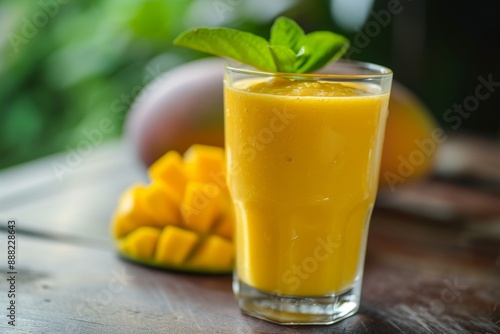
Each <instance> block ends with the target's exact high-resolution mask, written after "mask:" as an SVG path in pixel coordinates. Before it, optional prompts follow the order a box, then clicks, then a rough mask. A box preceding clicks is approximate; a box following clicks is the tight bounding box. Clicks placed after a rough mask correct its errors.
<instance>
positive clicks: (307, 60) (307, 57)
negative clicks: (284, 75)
mask: <svg viewBox="0 0 500 334" xmlns="http://www.w3.org/2000/svg"><path fill="white" fill-rule="evenodd" d="M348 49H349V40H348V39H346V38H345V37H344V36H342V35H338V34H334V33H332V32H330V31H316V32H312V33H310V34H307V35H306V36H305V38H304V39H303V53H302V54H301V55H300V56H299V58H300V59H299V60H298V61H297V64H296V68H295V73H307V72H313V71H315V70H318V69H320V68H322V67H323V66H325V65H326V64H328V63H329V62H332V61H335V60H337V59H339V58H340V57H342V55H344V53H345V52H346V51H347V50H348Z"/></svg>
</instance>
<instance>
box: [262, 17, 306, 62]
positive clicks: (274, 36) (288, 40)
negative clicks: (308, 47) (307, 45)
mask: <svg viewBox="0 0 500 334" xmlns="http://www.w3.org/2000/svg"><path fill="white" fill-rule="evenodd" d="M304 35H305V34H304V30H302V28H301V27H300V26H299V25H298V24H297V23H296V22H295V21H294V20H291V19H289V18H287V17H283V16H281V17H278V18H277V19H276V21H274V24H273V26H272V27H271V38H270V40H269V43H270V44H271V45H283V46H287V47H289V48H290V49H291V50H292V51H293V52H295V53H296V54H297V53H299V52H300V49H301V47H302V39H303V38H304Z"/></svg>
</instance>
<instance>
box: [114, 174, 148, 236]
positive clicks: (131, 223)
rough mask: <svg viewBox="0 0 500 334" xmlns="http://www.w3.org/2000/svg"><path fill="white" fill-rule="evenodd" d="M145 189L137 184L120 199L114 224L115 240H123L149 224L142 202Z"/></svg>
mask: <svg viewBox="0 0 500 334" xmlns="http://www.w3.org/2000/svg"><path fill="white" fill-rule="evenodd" d="M145 189H146V187H145V186H144V185H141V184H137V185H134V186H132V187H130V188H129V189H127V190H126V191H125V193H124V194H123V195H122V196H121V197H120V200H119V201H118V207H117V209H116V211H115V213H114V215H113V223H112V233H113V235H114V236H115V238H121V237H123V236H125V235H127V234H128V233H130V232H132V231H133V230H135V229H136V228H137V227H138V226H142V225H146V224H147V223H148V222H149V218H148V215H147V214H146V211H145V209H144V207H143V201H142V198H143V196H144V191H145Z"/></svg>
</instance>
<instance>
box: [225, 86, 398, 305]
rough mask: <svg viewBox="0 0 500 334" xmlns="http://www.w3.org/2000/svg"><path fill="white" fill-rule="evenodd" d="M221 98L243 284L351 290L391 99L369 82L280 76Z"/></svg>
mask: <svg viewBox="0 0 500 334" xmlns="http://www.w3.org/2000/svg"><path fill="white" fill-rule="evenodd" d="M226 80H228V79H227V78H226ZM224 94H225V136H226V150H227V160H228V182H229V189H230V192H231V195H232V198H233V202H234V206H235V212H236V245H237V268H236V272H237V276H238V279H239V281H240V282H241V283H243V284H246V285H248V286H250V287H252V288H255V289H257V290H259V291H263V292H265V293H270V294H275V295H284V296H299V297H304V296H324V295H334V294H339V293H342V292H344V291H346V290H348V289H350V288H352V287H353V286H354V285H355V282H357V281H359V280H360V279H361V278H360V275H361V273H362V266H363V263H364V253H365V244H366V236H367V231H368V224H369V219H370V215H371V212H372V208H373V205H374V202H375V195H376V191H377V184H378V173H379V165H380V157H381V148H382V143H383V134H384V127H385V120H386V117H387V112H388V111H387V106H388V101H389V93H388V92H387V91H385V92H383V90H382V89H381V88H380V87H378V86H377V85H371V84H370V83H369V82H363V83H360V82H357V83H353V82H349V81H348V80H346V81H341V82H336V81H316V80H300V79H293V78H282V77H277V76H274V77H262V78H259V77H253V78H250V79H243V80H237V81H236V80H235V81H234V82H231V83H230V84H228V83H226V85H225V92H224ZM360 268H361V269H360Z"/></svg>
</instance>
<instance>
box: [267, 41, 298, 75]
mask: <svg viewBox="0 0 500 334" xmlns="http://www.w3.org/2000/svg"><path fill="white" fill-rule="evenodd" d="M269 49H270V50H271V53H272V55H273V57H274V62H275V63H276V67H277V70H278V72H287V73H293V72H294V71H295V63H296V61H297V55H296V54H295V52H293V51H292V49H290V48H289V47H287V46H284V45H269Z"/></svg>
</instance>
